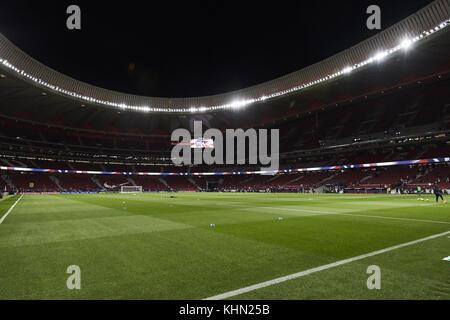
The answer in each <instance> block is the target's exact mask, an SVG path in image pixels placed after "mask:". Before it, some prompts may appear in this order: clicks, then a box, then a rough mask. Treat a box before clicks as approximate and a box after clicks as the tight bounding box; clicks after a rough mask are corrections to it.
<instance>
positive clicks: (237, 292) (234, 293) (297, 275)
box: [203, 231, 450, 300]
mask: <svg viewBox="0 0 450 320" xmlns="http://www.w3.org/2000/svg"><path fill="white" fill-rule="evenodd" d="M448 234H450V231H446V232H443V233H439V234H435V235H432V236H429V237H425V238H421V239H417V240H413V241H410V242H406V243H402V244H399V245H396V246H393V247H389V248H385V249H381V250H377V251H373V252H369V253H366V254H363V255H360V256H356V257H353V258H349V259H345V260H340V261H336V262H333V263H330V264H326V265H323V266H320V267H316V268H312V269H308V270H305V271H301V272H298V273H294V274H291V275H288V276H284V277H280V278H277V279H273V280H269V281H265V282H261V283H258V284H255V285H252V286H248V287H245V288H241V289H237V290H233V291H229V292H225V293H222V294H219V295H216V296H212V297H209V298H206V299H203V300H223V299H227V298H231V297H234V296H237V295H240V294H243V293H247V292H250V291H254V290H258V289H261V288H265V287H268V286H272V285H274V284H278V283H281V282H285V281H288V280H292V279H296V278H300V277H303V276H306V275H309V274H311V273H315V272H319V271H323V270H326V269H330V268H334V267H338V266H341V265H344V264H347V263H350V262H354V261H358V260H362V259H365V258H368V257H372V256H375V255H379V254H382V253H385V252H389V251H392V250H396V249H400V248H404V247H407V246H411V245H414V244H417V243H420V242H424V241H427V240H432V239H436V238H439V237H442V236H445V235H448Z"/></svg>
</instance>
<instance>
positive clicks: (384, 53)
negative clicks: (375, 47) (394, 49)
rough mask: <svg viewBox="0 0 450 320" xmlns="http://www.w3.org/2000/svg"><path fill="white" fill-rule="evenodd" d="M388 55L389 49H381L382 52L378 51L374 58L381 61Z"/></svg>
mask: <svg viewBox="0 0 450 320" xmlns="http://www.w3.org/2000/svg"><path fill="white" fill-rule="evenodd" d="M387 55H388V52H387V51H381V52H379V53H377V54H376V55H375V56H374V57H373V58H374V60H376V61H378V62H381V61H383V60H384V58H386V57H387Z"/></svg>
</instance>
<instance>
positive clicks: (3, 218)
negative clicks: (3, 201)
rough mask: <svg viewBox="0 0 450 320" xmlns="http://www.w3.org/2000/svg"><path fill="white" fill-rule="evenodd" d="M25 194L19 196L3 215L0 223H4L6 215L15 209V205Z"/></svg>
mask: <svg viewBox="0 0 450 320" xmlns="http://www.w3.org/2000/svg"><path fill="white" fill-rule="evenodd" d="M22 197H23V194H22V195H21V196H20V197H19V199H17V200H16V202H14V204H13V205H12V206H11V208H9V210H8V211H7V212H6V213H5V214H4V215H3V217H1V219H0V224H2V223H3V221H5V219H6V217H7V216H8V215H9V214H10V213H11V211H12V210H13V209H14V207H15V206H16V204H18V203H19V201H20V199H22Z"/></svg>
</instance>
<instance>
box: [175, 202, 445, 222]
mask: <svg viewBox="0 0 450 320" xmlns="http://www.w3.org/2000/svg"><path fill="white" fill-rule="evenodd" d="M211 202H215V203H217V202H219V203H220V205H219V206H227V207H236V208H237V209H238V210H258V209H263V210H280V211H295V212H299V213H306V214H302V215H301V217H314V216H325V215H341V216H355V217H362V218H372V219H389V220H401V221H412V222H427V223H440V224H450V222H447V221H438V220H425V219H413V218H400V217H389V216H372V215H366V214H356V213H345V212H332V211H322V210H310V209H297V208H285V207H255V206H249V205H244V204H239V203H233V204H231V203H222V202H221V201H217V200H215V201H211ZM177 203H178V204H182V205H188V206H189V205H192V206H198V205H199V203H198V202H196V201H193V200H191V201H182V202H177ZM240 203H243V202H240ZM175 204H176V203H175ZM357 212H358V211H357Z"/></svg>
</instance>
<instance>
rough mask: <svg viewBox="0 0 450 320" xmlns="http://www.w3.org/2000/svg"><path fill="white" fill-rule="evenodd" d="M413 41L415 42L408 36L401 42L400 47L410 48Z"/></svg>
mask: <svg viewBox="0 0 450 320" xmlns="http://www.w3.org/2000/svg"><path fill="white" fill-rule="evenodd" d="M412 43H413V42H412V40H411V39H408V38H406V39H404V40H403V41H402V42H401V43H400V47H401V48H402V49H404V50H408V49H409V48H410V47H411V45H412Z"/></svg>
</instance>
